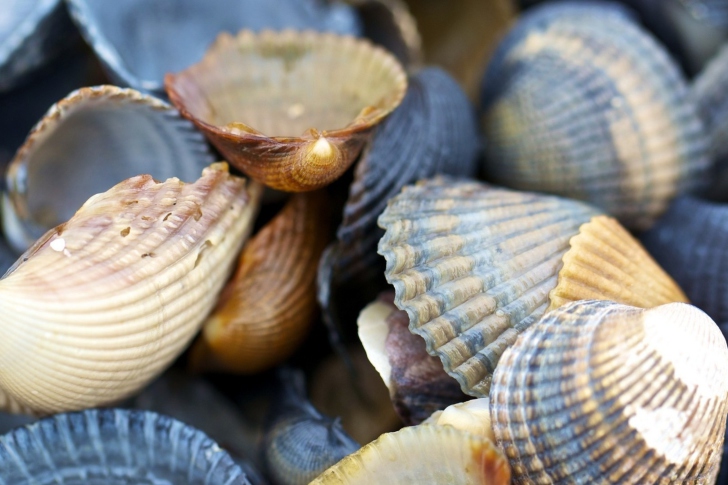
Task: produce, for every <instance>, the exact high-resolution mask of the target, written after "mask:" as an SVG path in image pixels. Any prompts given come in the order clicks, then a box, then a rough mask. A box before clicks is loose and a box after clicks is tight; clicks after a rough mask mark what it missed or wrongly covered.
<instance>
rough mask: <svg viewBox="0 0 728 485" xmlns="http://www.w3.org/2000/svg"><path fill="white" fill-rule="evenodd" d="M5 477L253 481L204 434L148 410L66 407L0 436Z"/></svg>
mask: <svg viewBox="0 0 728 485" xmlns="http://www.w3.org/2000/svg"><path fill="white" fill-rule="evenodd" d="M0 483H3V484H13V485H51V484H57V483H62V484H64V485H81V484H84V485H124V484H129V483H134V484H139V485H145V484H148V485H152V484H157V483H174V484H175V485H208V484H213V483H215V484H223V483H224V484H230V485H233V484H236V485H244V484H249V483H250V482H248V480H247V479H246V477H245V475H244V474H243V472H242V470H241V469H240V468H239V467H238V466H237V465H236V464H235V463H234V462H233V460H232V458H230V455H228V454H227V452H225V451H224V450H222V449H221V448H220V447H219V446H218V445H217V444H216V443H215V442H214V441H212V440H211V439H210V438H208V437H207V436H206V435H205V434H204V433H202V432H201V431H198V430H197V429H195V428H192V427H190V426H188V425H186V424H184V423H181V422H180V421H177V420H175V419H172V418H169V417H167V416H162V415H159V414H156V413H152V412H149V411H137V410H124V409H103V410H96V409H92V410H88V411H83V412H77V413H70V414H59V415H55V416H53V417H50V418H46V419H43V420H41V421H38V422H36V423H33V424H30V425H27V426H24V427H22V428H18V429H16V430H15V431H12V432H11V433H8V434H6V435H4V436H0Z"/></svg>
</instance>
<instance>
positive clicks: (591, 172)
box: [482, 2, 709, 229]
mask: <svg viewBox="0 0 728 485" xmlns="http://www.w3.org/2000/svg"><path fill="white" fill-rule="evenodd" d="M688 94H689V93H688V89H687V85H686V82H685V80H684V78H683V77H682V75H681V73H680V72H679V70H678V68H677V66H676V65H675V64H674V62H673V61H672V60H671V59H670V57H669V55H668V54H667V52H666V51H665V50H664V49H663V48H662V47H661V46H660V45H658V44H657V42H656V41H655V40H654V39H652V38H651V37H650V35H649V34H648V33H646V32H645V31H643V30H642V29H641V28H640V27H639V26H638V25H637V24H636V23H635V21H634V20H633V19H631V18H630V16H629V15H628V14H627V13H626V11H625V10H623V9H621V8H619V6H618V5H615V4H609V3H606V2H584V3H577V2H557V3H554V4H545V5H543V6H539V7H536V8H534V9H533V10H531V11H529V12H528V13H527V14H524V15H523V17H522V20H521V21H520V22H519V23H518V24H517V25H516V26H515V28H514V29H513V30H512V31H511V32H510V33H509V35H508V36H507V37H506V38H505V39H504V40H503V42H502V43H501V45H500V46H499V48H498V51H497V52H496V54H495V56H494V58H493V60H492V61H491V63H490V65H489V67H488V71H487V73H486V76H485V78H484V80H483V97H482V109H483V117H482V121H483V129H484V134H485V137H486V145H485V146H486V157H485V158H486V163H485V166H484V170H485V175H486V177H488V178H492V179H493V180H494V181H496V182H498V183H502V184H504V185H507V186H509V187H514V188H518V189H522V190H537V191H543V192H549V193H554V194H559V195H563V196H566V197H571V198H575V199H581V200H586V201H589V202H591V203H593V204H595V205H597V206H598V207H600V208H602V209H604V210H605V211H606V212H607V213H609V214H611V215H613V216H615V217H616V218H617V219H619V220H620V222H622V224H624V225H625V226H627V227H628V228H637V229H645V228H647V227H649V225H650V224H652V223H653V222H654V220H655V219H656V218H657V217H658V216H659V215H660V214H661V213H662V212H663V211H664V210H665V209H666V208H667V205H668V204H669V202H670V200H671V199H672V198H673V197H675V196H677V195H679V194H681V193H685V192H689V191H695V190H699V189H701V188H702V187H703V186H704V185H705V183H706V182H707V180H706V177H707V174H706V171H707V169H708V166H709V157H708V139H707V136H706V134H705V132H704V128H703V123H702V122H701V120H700V118H699V116H698V114H697V108H696V106H695V103H694V102H693V101H692V99H691V98H690V96H689V95H688Z"/></svg>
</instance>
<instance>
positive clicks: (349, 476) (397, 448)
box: [311, 425, 511, 485]
mask: <svg viewBox="0 0 728 485" xmlns="http://www.w3.org/2000/svg"><path fill="white" fill-rule="evenodd" d="M510 479H511V473H510V469H509V467H508V461H507V460H506V458H505V457H504V456H503V454H502V453H501V452H500V451H499V450H498V449H497V448H496V447H495V445H493V442H491V441H490V440H488V439H487V438H483V437H481V436H475V435H472V434H470V433H468V432H467V431H461V430H459V429H455V428H452V427H449V426H430V425H421V426H412V427H409V428H403V429H401V430H399V431H397V432H394V433H387V434H383V435H382V436H380V437H379V439H377V440H376V441H374V442H372V443H369V444H368V445H366V446H365V447H363V448H362V449H361V450H359V451H357V452H356V453H354V454H353V455H350V456H347V457H346V458H344V459H343V460H341V461H340V462H339V463H337V464H336V465H334V466H333V467H331V468H329V469H328V470H326V472H325V473H323V474H322V475H321V476H320V477H318V478H317V479H316V480H314V481H312V482H311V485H323V484H326V485H328V484H347V485H354V484H369V483H397V484H401V485H410V484H411V485H419V484H422V483H480V484H483V485H508V484H509V483H510Z"/></svg>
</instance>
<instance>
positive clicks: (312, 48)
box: [165, 31, 407, 192]
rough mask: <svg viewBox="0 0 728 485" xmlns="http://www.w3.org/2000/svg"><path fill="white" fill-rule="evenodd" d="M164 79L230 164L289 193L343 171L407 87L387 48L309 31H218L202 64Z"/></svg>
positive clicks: (172, 96) (329, 179)
mask: <svg viewBox="0 0 728 485" xmlns="http://www.w3.org/2000/svg"><path fill="white" fill-rule="evenodd" d="M324 72H325V73H326V75H325V76H321V73H324ZM165 83H166V88H167V92H168V93H169V97H170V99H171V100H172V102H173V103H174V104H175V105H176V106H177V107H178V108H179V109H180V111H181V112H182V114H183V115H184V116H185V117H187V118H189V119H191V120H192V121H193V122H194V123H195V124H196V125H197V126H198V127H199V128H200V130H202V131H203V133H205V135H206V136H207V137H208V138H209V139H210V141H211V142H212V143H213V144H214V145H215V146H216V147H217V148H218V149H219V150H220V152H221V153H222V154H223V155H224V156H225V157H227V159H228V160H229V161H230V162H231V163H232V164H233V165H235V166H236V167H237V168H239V169H240V170H242V171H243V172H245V173H246V174H248V175H249V176H251V177H252V178H254V179H255V180H258V181H260V182H262V183H264V184H266V185H268V186H269V187H272V188H274V189H279V190H284V191H288V192H301V191H307V190H314V189H317V188H320V187H323V186H325V185H327V184H329V183H330V182H332V181H333V180H335V179H337V178H338V177H339V176H340V175H342V174H343V173H344V171H346V169H347V168H349V166H350V165H351V164H352V163H353V161H354V159H355V158H356V157H357V155H359V152H360V151H361V149H362V147H363V146H364V144H365V143H366V141H367V140H368V138H369V133H370V132H371V130H372V128H373V127H374V126H375V125H376V124H377V123H379V122H380V121H381V120H382V119H384V118H385V117H386V116H387V115H388V114H389V113H390V112H391V111H392V110H394V109H395V108H396V107H397V106H398V105H399V103H400V102H401V101H402V98H403V97H404V94H405V91H406V89H407V78H406V76H405V73H404V71H403V69H402V66H400V65H399V63H398V62H397V61H396V60H395V59H394V57H392V56H391V55H390V54H388V53H387V52H385V51H384V50H382V49H380V48H377V47H374V46H372V45H371V44H370V43H368V42H366V41H361V40H357V39H354V38H353V37H342V36H337V35H333V34H321V33H316V32H310V31H308V32H294V31H282V32H271V31H264V32H261V33H260V34H254V33H252V32H250V31H242V32H240V33H239V34H238V35H237V36H236V37H233V36H231V35H229V34H222V35H220V36H219V37H218V39H217V41H216V42H215V43H214V44H213V46H212V47H211V48H210V50H208V51H207V53H206V54H205V57H204V58H203V60H202V61H201V62H200V63H198V64H195V65H194V66H192V67H190V68H188V69H186V70H185V71H182V72H180V73H178V74H168V75H167V77H166V80H165Z"/></svg>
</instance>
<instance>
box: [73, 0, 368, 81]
mask: <svg viewBox="0 0 728 485" xmlns="http://www.w3.org/2000/svg"><path fill="white" fill-rule="evenodd" d="M67 2H68V6H69V10H70V12H71V14H72V16H73V20H74V21H75V22H76V24H77V25H78V27H79V29H80V30H81V32H82V33H83V36H84V37H85V38H86V41H87V42H88V43H89V45H91V47H92V48H93V49H94V51H95V52H96V55H98V56H99V58H100V59H101V61H102V62H103V63H104V66H105V67H106V70H107V71H108V72H109V74H110V76H111V78H112V79H114V81H115V82H117V83H119V84H121V85H124V86H131V87H133V88H136V89H139V90H145V91H154V92H156V93H158V94H162V93H163V92H164V75H165V74H166V73H168V72H176V71H179V70H182V69H184V68H186V67H188V66H190V65H192V64H193V63H195V62H197V61H199V60H200V59H201V58H202V56H203V54H204V53H205V50H206V49H207V47H208V46H209V45H210V43H211V42H212V41H214V40H215V37H216V36H217V35H218V34H219V33H220V32H237V31H239V30H240V29H251V30H261V29H285V28H291V29H314V30H326V31H331V32H337V33H340V34H351V35H357V34H358V33H359V30H360V26H359V23H358V20H357V18H356V15H355V13H354V11H353V10H352V9H351V8H350V7H347V6H344V5H342V4H332V5H323V2H317V1H315V0H266V1H265V2H260V1H258V0H206V1H205V2H204V3H200V2H198V1H197V0H155V1H153V2H149V1H148V0H124V1H123V2H108V1H105V0H67ZM180 32H184V35H180ZM150 46H154V47H153V48H150Z"/></svg>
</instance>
